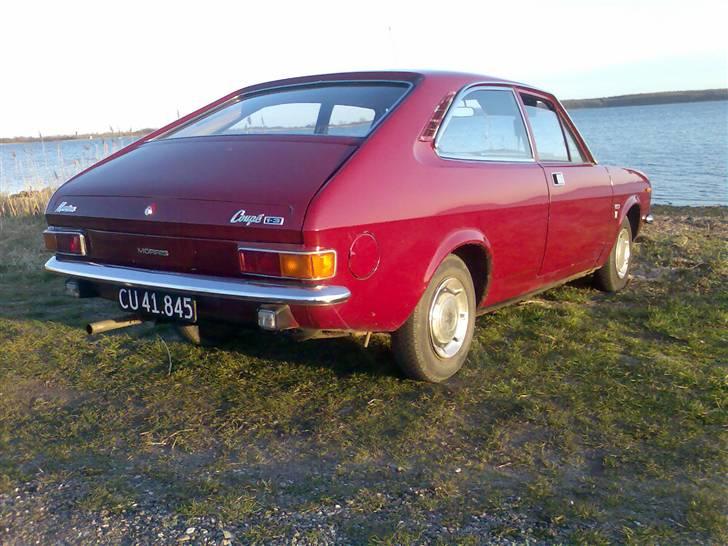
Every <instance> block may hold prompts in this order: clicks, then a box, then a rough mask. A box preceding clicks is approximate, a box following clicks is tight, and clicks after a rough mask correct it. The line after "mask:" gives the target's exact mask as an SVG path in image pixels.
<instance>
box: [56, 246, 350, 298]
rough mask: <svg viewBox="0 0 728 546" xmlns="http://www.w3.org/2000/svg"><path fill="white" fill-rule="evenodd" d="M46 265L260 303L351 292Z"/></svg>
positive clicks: (73, 273) (81, 275) (71, 273)
mask: <svg viewBox="0 0 728 546" xmlns="http://www.w3.org/2000/svg"><path fill="white" fill-rule="evenodd" d="M45 268H46V270H47V271H51V272H52V273H59V274H61V275H66V276H68V277H74V278H76V279H84V280H88V281H93V282H99V283H106V284H118V285H119V286H128V287H133V288H147V289H152V290H162V291H167V292H182V293H185V294H192V295H196V296H213V297H218V298H226V299H234V300H243V301H252V302H259V303H281V304H289V305H330V304H333V303H341V302H344V301H346V300H348V299H349V296H350V295H351V293H350V292H349V290H348V289H347V288H344V287H343V286H296V285H291V284H274V283H264V282H259V281H250V280H243V279H239V280H238V279H224V278H219V277H210V276H206V275H191V274H187V273H165V272H161V271H150V270H148V269H136V268H132V267H121V266H115V265H101V264H95V263H89V262H70V261H69V262H66V261H61V260H58V259H56V258H55V257H53V258H51V259H50V260H48V261H47V262H46V264H45Z"/></svg>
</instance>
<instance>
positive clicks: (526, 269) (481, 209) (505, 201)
mask: <svg viewBox="0 0 728 546" xmlns="http://www.w3.org/2000/svg"><path fill="white" fill-rule="evenodd" d="M435 145H436V150H437V154H438V155H439V156H440V158H442V159H443V160H444V161H445V162H446V163H447V169H448V179H449V180H451V181H453V182H452V183H453V186H452V187H451V189H450V191H451V192H452V195H453V199H455V200H456V201H458V202H459V203H460V205H459V207H458V209H459V210H461V211H462V213H461V214H459V216H460V218H461V219H462V222H463V223H464V224H465V223H466V224H469V225H471V226H472V227H476V228H478V229H479V230H480V231H481V232H482V233H483V234H484V235H485V237H486V238H487V239H488V242H489V243H490V247H491V248H490V251H491V255H492V261H491V264H490V266H491V269H490V271H489V283H488V293H487V299H486V301H485V304H486V305H493V304H496V303H498V302H500V301H503V300H506V299H509V298H512V297H514V296H517V295H520V294H522V293H524V292H527V291H529V290H531V289H533V288H534V285H535V283H536V282H537V281H538V272H539V269H540V267H541V263H542V260H543V253H544V250H545V246H546V228H547V222H548V189H547V185H546V180H545V179H544V174H543V170H542V169H541V167H540V166H539V165H538V164H537V163H536V161H535V158H534V156H533V151H532V147H531V145H530V141H529V138H528V132H527V130H526V125H525V120H524V118H523V113H522V111H521V108H520V103H519V102H518V98H517V97H516V94H515V91H514V90H513V89H512V88H510V87H500V86H488V85H479V86H473V87H470V88H468V89H465V90H463V91H462V92H461V93H460V94H459V96H458V97H457V98H456V99H455V101H454V102H453V105H452V107H451V108H450V110H449V111H448V115H447V116H446V118H445V120H444V121H443V126H442V127H441V129H440V132H439V133H438V136H437V139H436V143H435ZM471 222H472V223H471Z"/></svg>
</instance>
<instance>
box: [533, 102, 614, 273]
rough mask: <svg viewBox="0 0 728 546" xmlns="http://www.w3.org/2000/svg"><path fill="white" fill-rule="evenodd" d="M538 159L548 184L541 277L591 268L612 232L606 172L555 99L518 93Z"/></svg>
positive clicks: (609, 190)
mask: <svg viewBox="0 0 728 546" xmlns="http://www.w3.org/2000/svg"><path fill="white" fill-rule="evenodd" d="M520 98H521V101H522V103H523V107H524V110H525V112H526V117H527V119H528V123H529V126H530V129H531V135H532V138H533V141H534V145H535V148H536V152H537V158H538V162H539V164H540V165H541V167H542V168H543V170H544V173H545V175H546V180H547V183H548V187H549V224H548V235H547V240H546V252H545V254H544V257H543V263H542V264H541V268H540V275H541V276H542V277H549V279H550V278H564V277H568V276H569V275H572V274H576V273H580V272H582V271H586V270H587V269H590V268H592V267H594V266H595V265H596V263H597V261H598V259H599V257H600V255H601V254H602V252H603V251H604V249H605V247H606V245H608V244H609V241H608V239H609V237H610V234H611V233H612V231H613V229H612V228H613V223H614V219H613V218H614V215H613V210H614V209H613V195H612V193H613V192H612V184H611V179H610V177H609V172H608V171H607V169H606V168H605V167H602V166H600V165H597V164H596V163H594V162H593V161H592V160H591V158H590V154H588V152H587V151H586V150H584V149H583V148H582V146H581V144H580V143H579V141H578V140H577V139H576V138H575V135H574V133H573V130H572V128H571V126H570V124H569V123H567V122H566V119H565V118H564V117H563V115H562V114H561V113H560V112H559V109H558V108H557V107H556V105H555V103H554V101H553V100H551V99H550V98H548V97H546V96H542V95H538V94H535V93H526V92H522V93H520Z"/></svg>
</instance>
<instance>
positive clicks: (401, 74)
mask: <svg viewBox="0 0 728 546" xmlns="http://www.w3.org/2000/svg"><path fill="white" fill-rule="evenodd" d="M359 80H384V81H406V82H410V83H418V82H420V81H422V80H439V81H440V82H441V83H445V84H446V83H448V82H450V83H452V85H453V87H457V88H460V87H462V86H464V85H468V84H474V83H489V84H503V85H509V86H518V87H523V88H528V89H533V90H534V91H542V90H540V89H538V88H536V87H534V86H532V85H528V84H524V83H520V82H516V81H512V80H507V79H503V78H498V77H495V76H488V75H485V74H474V73H469V72H455V71H445V70H411V71H410V70H378V71H361V72H336V73H330V74H313V75H310V76H300V77H295V78H286V79H282V80H274V81H269V82H263V83H259V84H255V85H252V86H249V87H245V88H244V89H241V90H240V91H241V92H242V91H244V92H251V91H257V90H261V89H269V88H271V87H282V86H287V85H300V84H306V83H318V82H336V81H359ZM542 92H543V91H542Z"/></svg>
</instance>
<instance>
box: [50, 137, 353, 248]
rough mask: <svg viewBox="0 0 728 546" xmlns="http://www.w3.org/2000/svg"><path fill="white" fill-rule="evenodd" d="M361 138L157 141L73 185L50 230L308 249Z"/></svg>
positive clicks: (55, 205)
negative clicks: (307, 227)
mask: <svg viewBox="0 0 728 546" xmlns="http://www.w3.org/2000/svg"><path fill="white" fill-rule="evenodd" d="M360 142H361V139H358V138H342V137H327V136H298V135H296V136H255V137H253V136H235V137H199V138H185V139H174V140H162V141H152V142H149V143H146V144H144V145H142V146H140V147H138V148H136V149H133V150H131V151H130V152H128V153H126V154H124V155H121V156H119V157H117V158H115V159H113V160H112V161H109V162H106V163H101V164H99V165H97V166H95V167H93V168H91V169H90V170H88V171H86V172H84V173H82V174H81V175H79V176H78V177H76V178H75V179H73V180H71V181H70V182H68V183H67V184H65V185H64V186H63V187H62V188H61V189H60V190H59V191H58V192H57V193H56V194H55V195H54V197H53V199H52V201H51V203H50V205H49V208H48V213H47V216H48V221H49V224H50V225H56V226H65V227H76V228H88V229H96V230H104V231H110V232H127V233H134V234H147V235H150V236H163V237H195V238H202V239H205V238H210V239H218V240H220V239H227V240H233V241H246V242H277V243H300V242H302V233H301V228H302V226H303V220H304V216H305V213H306V209H307V207H308V204H309V203H310V201H311V199H312V198H313V197H314V196H315V195H316V193H317V192H318V190H319V189H320V188H321V186H322V185H323V184H324V183H325V182H326V181H327V180H328V179H329V178H330V177H331V176H332V174H334V173H335V172H336V171H337V169H338V168H339V167H340V166H341V165H342V164H343V163H344V161H346V159H348V157H349V156H350V155H351V154H352V152H353V151H354V150H355V149H356V147H357V146H358V144H359V143H360Z"/></svg>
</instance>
